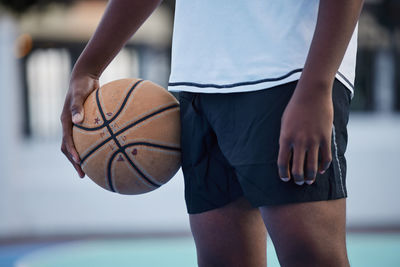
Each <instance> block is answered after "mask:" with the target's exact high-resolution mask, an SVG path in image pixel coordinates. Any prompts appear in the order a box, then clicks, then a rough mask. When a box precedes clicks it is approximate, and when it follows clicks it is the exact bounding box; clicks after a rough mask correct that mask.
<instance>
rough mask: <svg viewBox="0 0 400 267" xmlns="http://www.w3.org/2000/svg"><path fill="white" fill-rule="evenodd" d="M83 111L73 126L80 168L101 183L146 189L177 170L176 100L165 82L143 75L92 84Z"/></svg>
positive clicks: (125, 191) (117, 189)
mask: <svg viewBox="0 0 400 267" xmlns="http://www.w3.org/2000/svg"><path fill="white" fill-rule="evenodd" d="M72 106H73V105H72ZM72 110H73V112H74V109H72ZM84 111H85V116H84V119H83V121H81V123H75V124H74V126H73V130H72V135H73V141H74V144H75V147H76V151H77V152H78V154H79V156H80V159H81V161H80V166H81V168H82V170H83V171H84V172H85V173H86V174H87V175H88V176H89V177H90V178H91V179H92V180H93V181H94V182H96V183H97V184H98V185H100V186H101V187H103V188H105V189H107V190H110V191H113V192H117V193H121V194H141V193H146V192H149V191H152V190H154V189H156V188H158V187H160V186H161V185H163V184H164V183H166V182H167V181H169V180H170V179H171V178H172V177H173V176H174V175H175V173H176V172H177V171H178V169H179V167H180V160H181V153H180V113H179V103H178V101H177V100H176V98H175V97H174V96H173V95H172V94H170V93H169V92H168V91H167V90H165V89H164V88H162V87H160V86H158V85H156V84H154V83H152V82H150V81H145V80H139V79H121V80H116V81H113V82H110V83H107V84H105V85H103V86H101V88H98V89H95V90H94V91H93V92H92V93H91V94H90V95H89V96H88V97H87V99H86V100H85V103H84ZM75 114H80V113H79V112H78V113H75ZM73 118H74V117H73Z"/></svg>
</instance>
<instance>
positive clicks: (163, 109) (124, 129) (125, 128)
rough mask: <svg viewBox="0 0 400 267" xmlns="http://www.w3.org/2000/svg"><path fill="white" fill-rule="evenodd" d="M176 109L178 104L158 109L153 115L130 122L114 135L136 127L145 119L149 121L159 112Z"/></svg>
mask: <svg viewBox="0 0 400 267" xmlns="http://www.w3.org/2000/svg"><path fill="white" fill-rule="evenodd" d="M178 107H179V104H172V105H170V106H167V107H165V108H162V109H159V110H157V111H155V112H153V113H150V114H149V115H146V116H144V117H143V118H140V119H138V120H137V121H134V122H132V123H131V124H129V125H127V126H125V127H124V128H122V129H121V130H119V131H117V132H116V133H115V135H119V134H121V133H123V132H125V131H126V130H128V129H129V128H131V127H133V126H135V125H137V124H139V123H141V122H143V121H145V120H147V119H149V118H151V117H153V116H155V115H157V114H159V113H161V112H163V111H166V110H168V109H172V108H178Z"/></svg>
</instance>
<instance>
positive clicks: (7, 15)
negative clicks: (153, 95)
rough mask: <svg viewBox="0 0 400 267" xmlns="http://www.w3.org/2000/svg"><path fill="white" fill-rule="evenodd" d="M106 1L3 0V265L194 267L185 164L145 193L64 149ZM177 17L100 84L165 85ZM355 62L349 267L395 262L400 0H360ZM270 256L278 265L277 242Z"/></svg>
mask: <svg viewBox="0 0 400 267" xmlns="http://www.w3.org/2000/svg"><path fill="white" fill-rule="evenodd" d="M106 5H107V1H101V0H81V1H73V0H65V1H61V0H58V1H51V0H17V1H13V0H0V125H1V126H0V127H1V130H0V266H1V267H2V266H110V265H113V266H196V256H195V247H194V243H193V241H192V239H191V235H190V228H189V224H188V216H187V213H186V208H185V204H184V196H183V177H182V173H181V171H179V172H178V173H177V175H176V176H175V177H174V178H173V179H172V180H171V181H170V182H169V183H168V184H166V185H164V186H163V187H161V188H160V189H158V190H156V191H154V192H152V193H150V194H145V195H139V196H122V195H117V194H112V193H110V192H107V191H105V190H103V189H101V188H100V187H98V186H97V185H95V184H94V183H93V182H92V181H91V180H90V179H88V178H85V179H83V180H81V179H79V177H78V175H77V174H76V173H75V171H74V169H73V167H72V166H71V165H70V164H69V162H68V161H67V160H66V158H64V156H63V154H62V153H61V151H60V145H61V124H60V121H59V117H60V113H61V108H62V105H63V102H64V97H65V94H66V91H67V89H68V81H69V74H70V71H71V68H72V66H73V64H74V62H75V61H76V59H77V58H78V56H79V54H80V53H81V51H82V50H83V48H84V46H85V44H86V43H87V41H88V40H89V38H90V37H91V35H92V34H93V32H94V30H95V27H96V25H97V24H98V22H99V20H100V18H101V15H102V13H103V12H104V9H105V7H106ZM173 14H174V1H173V0H168V1H164V2H163V4H162V5H161V6H160V7H159V8H158V9H157V10H156V11H155V12H154V13H153V15H152V16H151V17H150V18H149V19H148V20H147V21H146V23H145V24H144V25H143V26H142V27H141V29H140V30H139V31H138V32H137V34H135V36H134V37H133V38H132V39H131V40H130V41H129V42H128V44H127V45H126V46H125V48H123V49H122V51H121V52H120V53H119V55H118V56H117V57H116V58H115V60H114V61H113V62H112V63H111V65H110V66H109V67H108V68H107V69H106V71H105V72H104V74H103V75H102V77H101V79H100V82H101V84H103V83H105V82H108V81H111V80H115V79H118V78H125V77H140V78H143V79H148V80H152V81H154V82H156V83H158V84H160V85H163V86H164V87H166V86H167V82H168V76H169V64H170V48H171V35H172V26H173ZM357 60H358V61H357V76H356V77H357V79H356V84H355V96H354V98H353V100H352V112H351V114H350V121H349V125H348V130H349V145H348V150H347V153H346V156H347V159H348V173H347V185H348V193H349V197H348V209H347V214H348V223H347V225H348V232H349V237H348V246H349V257H350V260H351V263H352V266H400V256H399V252H400V208H399V205H400V193H399V189H400V177H399V171H398V170H399V165H400V153H399V151H400V113H399V111H400V1H399V0H366V1H365V6H364V9H363V12H362V15H361V18H360V22H359V50H358V56H357ZM268 242H269V243H270V247H271V248H272V244H271V242H270V241H268ZM154 252H156V253H157V254H154ZM154 255H158V256H157V257H154ZM268 255H269V256H268V257H269V258H268V262H269V266H279V265H278V263H277V260H276V256H275V255H274V252H273V249H272V250H269V251H268ZM383 262H384V263H383Z"/></svg>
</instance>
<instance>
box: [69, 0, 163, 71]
mask: <svg viewBox="0 0 400 267" xmlns="http://www.w3.org/2000/svg"><path fill="white" fill-rule="evenodd" d="M161 1H162V0H111V1H110V2H109V4H108V6H107V9H106V11H105V13H104V15H103V17H102V19H101V21H100V24H99V25H98V26H97V29H96V31H95V33H94V35H93V36H92V38H91V39H90V41H89V42H88V44H87V45H86V47H85V49H84V50H83V52H82V54H81V55H80V57H79V59H78V61H77V63H76V64H75V67H74V70H73V72H74V73H81V72H84V73H85V74H89V75H91V76H93V77H97V78H98V77H99V76H100V75H101V73H102V72H103V70H104V69H105V68H106V67H107V65H108V64H109V63H110V62H111V61H112V59H113V58H114V57H115V56H116V54H118V52H119V51H120V49H121V48H122V47H123V46H124V45H125V43H126V42H127V41H128V40H129V38H130V37H131V36H132V35H133V34H134V33H135V32H136V31H137V30H138V29H139V27H140V26H141V25H142V24H143V23H144V21H145V20H146V19H147V18H148V17H149V16H150V15H151V13H152V12H153V11H154V10H155V9H156V7H157V6H158V5H159V4H160V2H161Z"/></svg>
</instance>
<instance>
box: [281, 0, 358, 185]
mask: <svg viewBox="0 0 400 267" xmlns="http://www.w3.org/2000/svg"><path fill="white" fill-rule="evenodd" d="M362 5H363V0H320V5H319V10H318V19H317V24H316V28H315V32H314V36H313V40H312V42H311V46H310V50H309V52H308V55H307V60H306V62H305V65H304V69H303V71H302V74H301V77H300V80H299V82H298V84H297V87H296V89H295V91H294V93H293V95H292V97H291V99H290V101H289V103H288V105H287V107H286V109H285V112H284V113H283V115H282V120H281V134H280V139H279V156H278V168H279V175H280V177H281V178H282V180H284V181H288V180H289V179H290V178H293V179H294V181H295V182H296V183H297V184H299V185H301V184H303V183H304V181H305V182H306V183H307V184H311V183H313V181H314V180H315V177H316V174H317V171H319V172H320V173H323V172H324V171H326V169H328V167H329V165H330V163H331V161H332V156H331V133H332V123H333V103H332V85H333V81H334V79H335V74H336V72H337V71H338V68H339V66H340V63H341V62H342V60H343V57H344V54H345V52H346V49H347V46H348V44H349V42H350V39H351V36H352V34H353V31H354V28H355V25H356V23H357V20H358V17H359V15H360V12H361V8H362ZM319 153H320V155H321V160H320V164H319V165H318V154H319ZM291 156H292V157H293V163H292V170H291V171H292V174H293V177H291V176H290V169H289V161H290V157H291ZM305 161H306V162H305ZM304 172H305V173H304ZM285 178H286V179H285Z"/></svg>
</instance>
